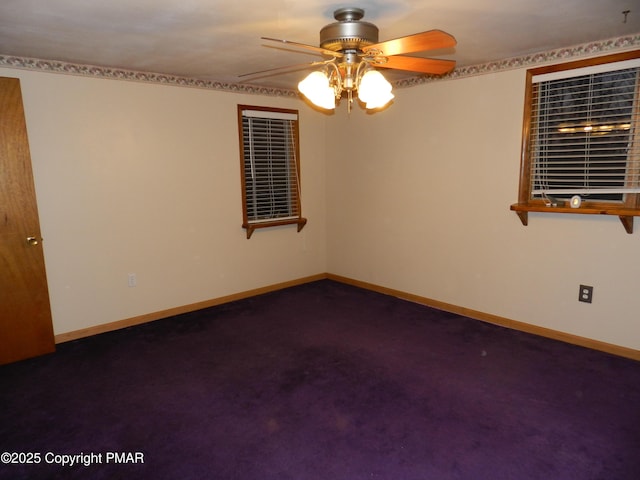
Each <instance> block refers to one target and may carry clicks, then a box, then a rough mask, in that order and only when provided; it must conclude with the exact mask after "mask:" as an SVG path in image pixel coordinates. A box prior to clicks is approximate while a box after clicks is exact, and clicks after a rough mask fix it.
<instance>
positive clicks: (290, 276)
mask: <svg viewBox="0 0 640 480" xmlns="http://www.w3.org/2000/svg"><path fill="white" fill-rule="evenodd" d="M0 74H2V75H4V76H14V77H19V78H21V79H22V89H23V95H24V102H25V110H26V116H27V126H28V129H29V136H30V144H31V150H32V160H33V164H34V175H35V181H36V190H37V194H38V201H39V205H40V217H41V224H42V231H43V236H44V238H45V242H44V248H45V258H46V262H47V269H48V278H49V288H50V292H51V300H52V310H53V316H54V327H55V331H56V333H57V334H61V333H65V332H70V331H74V330H78V329H82V328H86V327H91V326H94V325H100V324H103V323H107V322H112V321H117V320H122V319H126V318H130V317H135V316H137V315H144V314H147V313H153V312H158V311H162V310H165V309H169V308H173V307H179V306H183V305H188V304H191V303H195V302H199V301H206V300H209V299H213V298H217V297H221V296H224V295H228V294H233V293H237V292H243V291H247V290H250V289H253V288H259V287H263V286H268V285H271V284H275V283H279V282H286V281H289V280H294V279H297V278H302V277H305V276H309V275H314V274H318V273H322V272H330V273H333V274H336V275H342V276H346V277H350V278H353V279H355V280H360V281H364V282H370V283H374V284H377V285H380V286H383V287H388V288H393V289H397V290H402V291H405V292H408V293H412V294H416V295H420V296H423V297H427V298H431V299H434V300H437V301H440V302H446V303H450V304H453V305H457V306H460V307H466V308H470V309H473V310H477V311H480V312H483V313H487V314H492V315H497V316H501V317H505V318H509V319H513V320H518V321H521V322H527V323H530V324H532V325H537V326H541V327H547V328H551V329H554V330H558V331H562V332H567V333H570V334H574V335H579V336H583V337H587V338H591V339H594V340H598V341H602V342H608V343H612V344H616V345H620V346H625V347H629V348H635V349H640V322H638V320H637V318H638V316H639V315H638V314H639V312H640V296H638V295H637V292H638V290H639V288H638V287H639V286H640V256H639V252H640V225H638V221H636V230H637V232H636V233H634V234H633V235H628V234H626V233H625V231H624V228H623V227H622V224H621V223H620V221H619V220H618V219H617V218H616V217H595V216H578V215H576V216H569V215H564V216H563V215H554V214H551V215H549V214H535V213H532V214H530V220H529V226H528V227H524V226H522V225H521V223H520V221H519V219H518V217H517V216H516V215H515V214H514V213H513V212H510V211H509V205H510V204H511V203H514V202H515V201H516V199H517V193H518V189H517V185H518V169H519V164H520V161H519V156H520V139H521V124H522V108H523V92H524V78H525V71H524V69H521V70H512V71H504V72H499V73H493V74H487V75H483V76H476V77H468V78H461V79H457V80H450V81H440V82H434V83H429V84H425V85H420V86H416V87H413V88H407V89H398V90H397V91H396V92H395V93H396V101H395V103H394V104H393V105H392V106H391V108H389V109H388V110H387V111H385V112H384V113H380V114H374V115H370V114H366V113H365V112H364V111H363V110H361V109H360V108H359V107H355V108H354V110H353V111H352V112H351V114H350V115H348V114H347V113H346V105H344V103H343V105H341V106H340V107H339V109H338V110H337V112H336V114H335V115H331V116H327V115H323V114H319V113H317V112H314V111H312V110H311V109H310V108H308V107H307V106H306V105H305V104H303V103H302V102H299V101H298V100H295V99H285V98H276V97H261V96H251V95H242V94H234V93H226V92H219V91H211V90H198V89H191V88H182V87H174V86H163V85H152V84H144V83H134V82H126V81H114V80H105V79H94V78H85V77H75V76H65V75H59V74H50V73H42V72H32V71H23V70H13V69H1V70H0ZM238 103H247V104H255V105H269V106H277V107H286V108H297V109H299V110H300V114H301V129H302V131H301V149H302V154H301V157H302V184H303V199H302V200H303V212H304V215H305V216H307V217H308V218H309V223H308V225H307V226H306V227H305V228H304V230H303V231H302V232H301V233H299V234H298V233H296V231H295V228H292V227H283V228H277V229H273V230H271V229H269V230H262V231H256V232H255V233H254V235H253V237H252V239H251V240H246V238H245V232H244V230H243V229H242V228H241V227H240V223H241V206H240V204H241V199H240V183H239V181H240V174H239V159H238V133H237V124H236V105H237V104H238ZM129 272H134V273H136V274H137V277H138V286H137V287H135V288H129V287H128V286H127V274H128V273H129ZM581 283H584V284H588V285H593V286H594V287H595V291H594V302H593V304H585V303H580V302H578V301H577V296H578V285H579V284H581Z"/></svg>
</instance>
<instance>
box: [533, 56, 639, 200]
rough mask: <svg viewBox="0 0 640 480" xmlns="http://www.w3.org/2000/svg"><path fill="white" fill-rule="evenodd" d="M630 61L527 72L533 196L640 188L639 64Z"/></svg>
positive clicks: (617, 194) (610, 196)
mask: <svg viewBox="0 0 640 480" xmlns="http://www.w3.org/2000/svg"><path fill="white" fill-rule="evenodd" d="M634 62H635V63H629V62H618V63H617V64H616V63H614V64H607V65H604V67H607V68H606V70H603V66H602V65H601V66H598V67H597V68H596V69H594V68H593V67H589V68H590V70H583V69H579V70H571V71H563V72H554V73H551V74H545V75H541V76H539V77H534V78H533V79H532V83H533V85H532V108H531V113H532V118H531V123H530V125H531V127H530V132H529V144H530V148H531V155H532V159H533V161H532V162H531V172H530V174H531V175H530V178H531V195H532V197H544V196H545V195H554V196H571V195H576V194H577V195H584V196H592V197H593V198H594V199H599V200H613V201H617V200H622V198H623V195H624V194H625V193H632V192H640V158H639V157H640V141H639V140H640V134H639V132H638V125H639V120H640V118H639V110H640V105H639V89H640V81H639V77H640V73H639V72H640V66H639V65H638V62H637V61H634Z"/></svg>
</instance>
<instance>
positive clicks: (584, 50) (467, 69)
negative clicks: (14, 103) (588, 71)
mask: <svg viewBox="0 0 640 480" xmlns="http://www.w3.org/2000/svg"><path fill="white" fill-rule="evenodd" d="M637 47H640V34H633V35H628V36H624V37H616V38H612V39H608V40H603V41H598V42H590V43H584V44H581V45H576V46H572V47H566V48H559V49H556V50H549V51H546V52H537V53H532V54H528V55H524V56H519V57H513V58H508V59H504V60H499V61H495V62H488V63H483V64H479V65H470V66H464V67H458V68H456V69H455V70H454V71H453V72H451V73H449V74H447V75H444V76H441V77H436V76H429V75H420V76H415V77H411V78H407V79H402V80H398V81H396V82H394V86H395V87H396V88H406V87H412V86H415V85H421V84H424V83H428V82H433V81H440V80H453V79H458V78H464V77H472V76H476V75H484V74H488V73H496V72H500V71H504V70H512V69H516V68H523V67H528V66H531V65H539V64H541V63H550V62H563V61H568V60H570V59H575V58H576V57H589V56H596V55H598V54H603V53H609V52H613V51H618V50H630V49H633V48H637ZM0 67H7V68H17V69H23V70H35V71H40V72H51V73H61V74H67V75H80V76H87V77H96V78H105V79H111V80H127V81H135V82H146V83H159V84H164V85H175V86H182V87H193V88H204V89H211V90H222V91H226V92H234V93H246V94H254V95H266V96H280V97H297V96H298V93H297V91H296V90H294V89H286V88H274V87H262V86H256V85H251V84H244V83H225V82H218V81H211V80H201V79H197V78H190V77H182V76H176V75H168V74H163V73H153V72H142V71H136V70H127V69H122V68H113V67H101V66H98V65H87V64H78V63H69V62H63V61H58V60H43V59H38V58H29V57H17V56H12V55H2V54H0Z"/></svg>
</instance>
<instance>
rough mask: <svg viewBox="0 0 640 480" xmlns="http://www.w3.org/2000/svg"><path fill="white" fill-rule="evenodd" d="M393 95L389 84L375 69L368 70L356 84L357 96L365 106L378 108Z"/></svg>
mask: <svg viewBox="0 0 640 480" xmlns="http://www.w3.org/2000/svg"><path fill="white" fill-rule="evenodd" d="M393 97H394V95H393V93H391V84H390V83H389V82H388V81H387V79H386V78H384V76H383V75H382V74H381V73H380V72H378V71H377V70H369V71H368V72H366V73H365V74H364V75H363V76H362V79H361V80H360V85H358V98H359V99H360V101H362V102H363V103H365V106H366V108H368V109H371V108H380V107H383V106H385V105H386V104H387V103H389V102H390V101H391V99H392V98H393Z"/></svg>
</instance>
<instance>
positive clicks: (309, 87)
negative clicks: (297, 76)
mask: <svg viewBox="0 0 640 480" xmlns="http://www.w3.org/2000/svg"><path fill="white" fill-rule="evenodd" d="M298 90H300V93H302V94H303V95H304V96H305V97H307V98H308V99H309V101H311V103H313V104H314V105H316V106H318V107H320V108H324V109H327V110H331V109H333V108H336V97H335V93H334V91H333V88H331V86H330V85H329V78H328V77H327V75H326V74H325V73H323V72H320V71H316V72H311V73H310V74H309V75H307V76H306V77H305V79H304V80H302V81H301V82H300V83H298Z"/></svg>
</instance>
